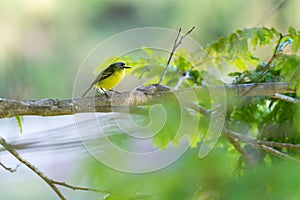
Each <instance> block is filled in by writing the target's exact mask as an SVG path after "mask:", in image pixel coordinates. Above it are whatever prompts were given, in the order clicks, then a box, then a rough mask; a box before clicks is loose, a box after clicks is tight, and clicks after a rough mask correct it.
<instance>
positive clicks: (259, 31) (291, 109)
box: [93, 27, 300, 199]
mask: <svg viewBox="0 0 300 200" xmlns="http://www.w3.org/2000/svg"><path fill="white" fill-rule="evenodd" d="M262 47H264V48H267V49H268V51H267V52H263V53H262V51H261V50H260V48H262ZM299 48H300V32H299V31H296V30H295V29H294V28H292V27H290V28H289V30H288V33H287V34H286V35H282V34H281V33H279V31H277V30H276V29H274V28H270V29H269V28H266V27H261V28H246V29H243V30H237V31H235V32H234V33H232V34H230V35H228V36H225V37H221V38H220V39H219V40H217V41H215V42H213V43H211V44H209V45H207V46H206V47H205V48H204V50H205V53H204V54H203V56H201V57H199V56H196V55H193V54H192V53H190V52H188V51H186V50H184V49H178V50H177V51H176V52H175V54H174V57H173V60H172V61H171V63H170V65H169V66H168V69H167V75H166V77H165V78H164V80H163V84H164V85H167V86H169V87H170V88H174V89H175V90H176V89H179V88H180V89H183V88H195V87H197V86H206V85H207V83H208V82H209V83H211V84H212V83H213V84H216V85H224V84H227V83H228V81H227V82H224V81H223V79H220V78H218V77H217V76H215V75H214V74H211V73H210V72H209V66H210V63H214V64H215V66H217V67H218V69H219V70H221V71H222V70H224V69H225V71H227V72H228V75H227V76H226V77H225V79H227V80H231V82H232V83H233V84H245V83H255V84H256V83H264V82H274V83H275V84H276V82H280V81H285V82H289V83H290V87H291V88H292V89H294V90H295V91H296V92H295V93H291V94H285V95H286V96H287V97H291V98H294V99H297V98H298V97H299V94H300V57H299V55H298V54H297V53H298V51H299ZM139 55H140V56H131V55H126V56H124V57H121V58H112V59H110V60H109V61H108V62H111V61H112V60H114V61H115V60H123V61H125V62H126V63H128V64H129V65H132V66H134V69H133V70H132V71H131V73H132V75H135V76H137V77H139V78H145V79H147V80H148V83H149V84H150V83H156V82H157V81H158V80H159V78H160V76H161V74H162V71H163V70H164V68H165V66H166V63H167V61H166V59H167V55H168V54H166V52H161V51H158V50H155V49H149V48H143V49H142V52H140V54H139ZM266 58H269V59H266ZM226 98H227V110H226V128H228V129H231V130H233V131H236V132H238V133H240V134H241V135H245V136H249V137H251V138H253V139H257V140H263V141H270V142H278V143H288V144H299V142H300V132H299V130H300V129H299V125H298V123H297V122H298V121H299V116H300V115H299V113H300V112H299V105H297V104H294V103H291V102H286V101H284V100H280V99H275V98H272V97H268V96H253V97H243V96H230V95H228V96H227V97H226ZM211 101H212V98H211V97H210V94H209V92H207V93H205V92H203V93H201V94H197V99H196V100H194V102H196V103H197V105H199V106H201V107H203V108H205V109H207V110H210V109H211V105H212V104H211ZM161 106H162V107H163V108H164V109H165V112H166V114H167V116H168V118H167V120H166V121H165V123H164V127H163V128H162V129H160V131H158V132H157V134H156V135H155V136H154V137H153V146H154V148H161V149H164V148H165V147H166V146H167V145H169V144H170V143H173V145H175V146H176V145H177V144H178V143H179V142H180V140H181V139H182V138H183V137H185V136H188V138H189V141H190V144H191V146H192V147H193V149H192V150H191V151H192V152H195V151H196V148H195V147H197V146H200V145H201V142H202V141H201V140H202V138H204V137H205V136H206V132H207V129H208V127H209V123H210V118H209V117H207V116H204V115H202V114H199V113H198V112H197V111H195V110H193V109H185V110H182V109H180V105H179V104H178V102H176V101H174V100H172V101H167V100H166V102H165V103H163V104H161ZM145 109H149V107H145ZM182 116H183V117H184V118H185V119H186V121H189V122H193V120H196V121H197V120H198V121H199V122H198V128H197V131H196V134H194V133H193V132H192V131H191V129H188V128H186V129H185V130H184V131H182V132H180V134H178V129H179V127H180V125H179V124H180V123H181V120H182V118H181V117H182ZM158 118H159V117H158ZM140 119H141V118H140ZM144 120H145V122H146V121H149V120H150V119H148V118H147V117H146V118H144ZM186 127H189V125H186ZM127 144H128V143H127ZM239 145H240V148H241V150H242V151H244V152H245V154H246V155H247V156H249V157H251V159H252V161H253V163H255V165H256V166H252V169H253V167H254V169H257V171H256V173H257V174H259V176H266V177H269V178H270V180H271V179H272V178H273V176H272V175H271V172H270V171H269V168H271V169H272V170H271V171H272V173H273V172H274V174H276V175H277V178H278V179H284V178H291V177H292V174H289V173H285V172H284V173H283V174H282V175H280V173H282V172H283V171H284V170H283V167H282V166H284V167H286V164H285V163H284V162H282V163H283V164H282V165H280V166H278V167H277V168H276V167H275V168H274V167H273V166H274V165H273V164H274V163H278V161H279V160H280V159H279V157H280V156H278V155H276V154H275V155H274V154H270V153H268V152H265V151H263V149H260V148H257V147H254V146H253V145H251V143H250V144H247V143H241V142H240V143H239ZM235 148H236V147H233V146H232V145H231V144H230V143H228V141H227V140H224V138H221V140H220V141H219V142H218V143H217V145H216V148H215V150H214V152H218V150H220V149H221V150H222V152H224V151H225V152H229V153H228V154H227V155H224V154H223V153H221V157H222V158H224V159H230V161H231V163H230V166H225V167H224V164H225V163H227V164H228V163H229V162H228V160H226V161H224V162H223V161H222V158H220V157H218V155H217V157H218V159H217V160H218V161H220V163H215V161H214V159H210V156H209V158H208V160H205V161H203V162H202V161H201V160H197V161H195V160H193V159H195V155H194V154H193V153H192V154H188V156H187V160H190V159H192V160H193V161H192V163H193V164H189V163H188V162H190V161H186V162H187V163H185V162H179V165H181V166H173V167H171V169H170V171H168V173H170V174H167V175H166V174H165V173H164V175H166V176H167V177H169V178H170V177H172V178H171V179H170V180H171V182H172V183H170V182H168V181H167V180H169V178H167V177H165V178H164V179H163V180H164V181H160V183H159V187H156V186H155V185H156V184H157V183H156V181H157V180H158V179H160V180H161V178H157V177H156V178H155V176H151V178H149V177H148V176H147V175H145V176H142V177H132V176H131V175H124V174H123V175H122V176H126V177H123V178H121V180H124V181H125V182H124V183H119V182H118V183H117V182H113V183H112V185H113V186H112V188H114V189H115V190H118V188H120V187H125V188H129V190H127V189H126V190H122V191H123V192H124V191H126V192H125V193H126V195H128V194H129V196H130V197H128V198H144V199H147V198H148V199H174V198H177V199H178V198H179V199H193V198H194V199H199V198H204V199H205V198H206V196H209V197H208V198H207V199H256V198H258V199H261V198H265V199H270V198H271V197H272V195H273V194H272V193H274V194H276V195H277V196H278V197H283V196H284V195H283V194H285V195H290V197H291V198H293V197H295V195H296V194H291V193H290V192H289V188H288V187H286V186H284V185H282V184H284V182H282V183H281V182H276V180H275V178H274V180H275V183H274V185H273V186H268V183H264V184H260V183H258V182H257V176H255V177H256V179H254V178H253V179H252V177H253V171H252V170H251V169H250V170H249V168H248V167H249V166H248V163H247V162H246V161H245V159H244V155H241V154H240V152H238V151H236V149H235ZM274 151H277V152H281V153H283V154H286V155H287V156H289V157H291V158H292V159H298V157H299V153H300V151H299V150H298V149H289V148H285V147H282V148H279V147H276V148H274ZM217 154H218V153H217ZM214 156H216V154H215V153H213V155H212V157H214ZM198 161H199V162H200V163H201V164H200V165H202V164H203V165H205V164H204V163H206V164H207V165H209V166H204V167H203V168H201V166H198V164H199V163H198ZM182 163H184V164H182ZM208 163H209V164H208ZM195 165H197V166H198V167H196V168H193V167H195ZM293 165H295V164H294V163H293ZM218 166H222V167H220V168H218ZM223 167H224V168H223ZM204 168H205V170H206V173H208V174H210V175H209V176H208V175H205V174H202V173H201V170H198V169H204ZM208 169H210V170H211V173H210V172H207V170H208ZM225 169H226V170H225ZM177 170H178V172H180V173H187V171H188V173H187V174H193V176H192V177H190V176H188V177H186V178H187V179H186V180H185V181H187V182H189V183H192V185H193V186H191V187H190V188H185V189H184V191H182V192H180V191H181V183H180V182H181V181H179V182H178V179H179V177H182V174H181V175H178V174H176V172H177ZM235 170H236V172H238V174H239V175H241V177H238V176H233V175H232V174H234V173H233V172H234V171H235ZM293 170H295V171H294V172H295V173H296V172H297V170H296V168H293ZM93 171H97V174H98V175H99V176H100V177H101V178H98V180H101V181H103V180H102V177H103V176H105V174H107V173H108V172H107V171H106V170H105V169H103V168H102V169H93ZM109 173H113V174H114V173H116V172H109ZM93 174H95V173H93ZM212 174H214V175H212ZM177 175H178V176H177ZM110 176H114V175H108V177H110ZM127 176H128V177H127ZM233 177H234V178H233ZM132 178H133V179H135V180H137V184H133V185H131V186H130V187H126V186H124V185H125V184H126V182H127V181H128V180H132ZM95 179H97V178H95ZM201 180H204V182H202V181H201ZM259 180H260V179H259ZM140 181H141V182H143V183H145V182H147V183H149V185H148V187H147V188H146V190H143V191H142V192H141V194H142V195H146V196H143V197H138V196H136V194H135V193H134V191H141V190H140V189H139V185H140V184H139V182H140ZM152 181H154V182H155V184H154V183H152ZM249 183H250V184H251V187H252V188H254V190H255V188H256V191H258V192H253V189H252V190H251V189H248V184H249ZM100 185H101V183H100ZM194 186H195V187H194ZM235 188H236V190H237V191H239V190H240V191H242V192H243V194H241V193H238V192H236V191H235ZM257 188H258V189H257ZM276 188H281V190H280V191H281V192H282V193H280V194H279V192H278V191H277V189H276ZM233 190H234V191H233ZM230 191H231V192H230ZM119 192H120V191H119ZM117 193H118V192H117ZM120 193H122V192H120ZM120 193H118V194H120ZM156 193H158V194H159V197H157V196H155V195H154V196H151V195H150V196H147V195H148V194H156ZM122 195H125V194H122ZM297 195H298V194H297ZM118 198H119V197H117V196H115V197H114V198H113V197H112V199H118ZM120 198H121V197H120Z"/></svg>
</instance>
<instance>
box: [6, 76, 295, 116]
mask: <svg viewBox="0 0 300 200" xmlns="http://www.w3.org/2000/svg"><path fill="white" fill-rule="evenodd" d="M253 85H254V84H253V83H252V84H230V85H225V86H214V87H210V88H207V87H206V86H198V87H195V88H192V89H191V88H185V89H181V90H176V91H171V90H170V89H168V88H167V87H162V86H161V85H157V84H155V85H151V86H147V87H144V88H138V89H136V90H134V91H129V92H123V93H113V92H109V91H108V92H107V93H108V96H109V97H107V96H106V95H99V96H96V97H85V98H78V99H67V100H59V99H55V100H54V99H41V100H10V99H0V118H5V117H14V116H18V115H38V116H58V115H73V114H75V113H83V112H127V111H128V107H130V113H137V114H143V113H145V110H144V109H142V108H141V107H140V106H146V105H151V104H153V103H162V102H165V101H166V99H170V98H174V97H173V95H171V94H174V93H177V94H185V93H188V92H195V93H198V94H205V93H209V89H215V90H218V89H220V90H222V89H223V88H224V87H225V89H226V92H227V94H229V95H238V94H241V93H243V92H245V91H248V90H249V89H250V88H252V87H253ZM275 93H295V91H294V90H292V89H290V87H289V83H286V82H278V83H259V84H257V86H256V87H255V88H253V89H252V91H251V92H249V93H247V95H248V96H257V95H263V96H270V97H271V96H273V95H274V94H275Z"/></svg>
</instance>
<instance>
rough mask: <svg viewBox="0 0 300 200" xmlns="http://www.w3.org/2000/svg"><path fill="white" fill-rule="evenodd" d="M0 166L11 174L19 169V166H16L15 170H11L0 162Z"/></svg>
mask: <svg viewBox="0 0 300 200" xmlns="http://www.w3.org/2000/svg"><path fill="white" fill-rule="evenodd" d="M0 166H1V167H3V168H4V169H5V170H7V171H9V172H12V173H13V172H15V171H17V169H18V168H19V166H20V164H18V165H17V166H16V167H15V168H11V167H7V166H5V165H4V164H3V163H2V162H0Z"/></svg>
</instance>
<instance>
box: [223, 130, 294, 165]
mask: <svg viewBox="0 0 300 200" xmlns="http://www.w3.org/2000/svg"><path fill="white" fill-rule="evenodd" d="M223 134H224V135H225V136H226V137H231V138H235V139H236V140H238V141H241V142H243V143H248V144H251V145H253V146H255V147H257V148H260V149H262V150H264V151H266V152H268V153H271V154H273V155H275V156H278V157H280V158H284V159H288V160H293V161H297V162H300V160H298V159H295V158H293V157H290V156H289V155H287V154H285V153H283V152H281V151H278V150H276V149H274V148H272V147H277V148H289V149H300V144H290V143H280V142H272V141H264V140H256V139H253V138H251V137H249V136H247V135H243V134H240V133H237V132H235V131H232V130H229V129H227V128H224V129H223Z"/></svg>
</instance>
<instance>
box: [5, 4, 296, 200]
mask: <svg viewBox="0 0 300 200" xmlns="http://www.w3.org/2000/svg"><path fill="white" fill-rule="evenodd" d="M299 8H300V1H299V0H264V1H260V0H227V1H222V0H185V1H181V0H164V1H161V0H152V1H145V0H101V1H97V0H88V1H79V0H74V1H70V0H40V1H35V0H1V1H0V97H1V98H12V99H28V98H30V99H40V98H59V99H64V98H71V97H72V89H73V83H74V79H75V76H76V73H77V70H78V68H79V67H80V65H81V63H82V62H83V60H84V59H85V57H86V56H87V55H88V54H89V52H90V51H91V50H92V49H93V48H94V47H95V46H96V45H97V44H99V43H100V42H102V41H104V40H105V39H107V38H109V37H110V36H112V35H113V34H117V33H119V32H122V31H126V30H128V29H132V28H138V27H148V26H151V27H163V28H170V29H174V30H178V29H179V28H180V27H182V28H183V30H188V29H190V28H191V27H192V26H196V29H195V30H194V31H193V32H192V34H191V37H192V38H194V39H195V40H196V41H198V42H199V43H200V44H202V45H203V46H205V45H206V44H209V43H211V42H213V41H214V40H216V39H217V38H218V37H220V36H222V35H227V34H229V33H231V32H233V31H235V30H237V29H242V28H245V27H253V26H266V27H275V28H276V29H278V30H280V31H282V32H283V33H285V32H286V31H287V29H288V27H289V26H293V27H295V28H297V29H298V30H299V28H300V23H299V18H300V12H299ZM267 53H268V52H267ZM95 67H96V66H95ZM67 123H69V124H70V123H72V120H70V119H69V118H66V117H57V118H40V117H28V118H25V121H24V133H23V134H25V135H26V134H27V133H31V132H36V131H41V130H47V129H53V128H55V127H59V126H63V125H64V124H67ZM0 127H1V130H0V131H1V133H0V134H1V135H2V134H3V135H4V136H7V137H9V136H10V134H14V135H17V134H19V133H18V127H17V125H16V122H15V120H14V119H1V120H0ZM68 131H69V133H74V132H75V130H68ZM193 151H194V152H193ZM191 154H192V155H193V156H191V157H186V158H183V159H184V163H186V164H187V163H193V164H191V166H192V167H193V169H190V170H194V171H197V170H198V169H199V168H197V167H198V166H202V169H209V170H208V171H207V173H215V171H222V170H232V169H231V168H230V166H227V165H225V166H222V165H223V164H224V163H226V161H224V160H223V159H224V158H223V157H222V156H220V155H219V154H217V153H216V154H217V158H218V159H217V160H214V159H212V158H207V159H206V160H202V161H198V158H197V152H196V150H192V152H191ZM26 155H27V158H29V159H30V160H33V162H34V163H35V164H37V165H38V166H39V167H40V168H41V169H42V170H43V171H45V172H47V173H48V175H50V176H52V177H54V178H58V179H62V180H69V181H74V180H77V181H74V182H75V183H78V184H83V185H84V184H86V183H89V179H88V178H84V176H81V175H83V174H84V172H83V171H80V175H78V177H74V174H75V173H77V170H78V169H80V166H82V165H81V164H79V163H77V164H78V166H76V167H66V165H67V164H66V162H65V161H66V160H67V161H68V163H73V164H72V166H74V163H76V162H77V158H76V156H74V155H72V154H68V157H67V158H66V157H64V156H62V155H61V154H59V153H57V152H55V153H54V154H39V152H31V154H26ZM58 155H59V156H58ZM73 156H74V157H73ZM45 157H47V159H45ZM58 157H59V159H58ZM2 158H3V157H0V160H1V159H2ZM213 158H214V157H213ZM195 163H197V164H195ZM207 163H210V164H207ZM7 164H12V165H14V164H15V163H14V162H11V161H10V160H8V161H7ZM57 166H59V167H57ZM62 166H63V167H62ZM211 166H214V167H216V169H214V168H213V169H212V168H211ZM221 166H222V167H221ZM181 167H184V164H183V163H179V164H177V165H175V166H174V169H173V170H176V168H181ZM102 168H104V167H103V166H102ZM102 168H101V169H98V170H100V171H101V170H102V171H105V170H104V169H102ZM58 169H59V170H58ZM282 169H283V167H282V168H281V166H279V167H277V168H276V169H274V171H273V172H272V173H275V174H276V173H279V172H280V171H281V170H282ZM293 169H294V168H293ZM294 171H295V172H296V168H295V169H294ZM105 173H107V174H108V176H109V177H111V178H109V179H107V181H106V182H104V183H102V184H103V187H104V188H105V187H109V185H110V184H111V182H109V181H112V180H113V179H114V178H113V177H115V174H114V172H111V171H110V172H105ZM161 173H163V172H161ZM167 173H172V172H167ZM182 173H183V174H181V176H182V177H186V179H183V180H184V181H186V182H188V181H191V179H193V174H185V172H182ZM220 173H221V172H220ZM261 173H262V174H264V173H265V171H264V169H263V170H262V172H261ZM199 174H200V175H201V174H202V175H201V176H203V177H204V179H205V176H207V175H206V174H205V173H204V172H203V171H202V172H199ZM223 175H224V176H226V174H222V175H220V176H223ZM0 176H1V181H0V193H1V199H2V198H3V199H11V200H14V199H41V198H43V199H54V198H55V196H54V195H53V193H52V191H51V190H50V189H49V188H48V187H47V186H46V185H45V184H44V183H42V182H41V181H40V180H39V178H37V177H35V176H34V175H32V173H31V172H28V170H26V168H25V167H21V169H19V170H18V171H17V173H14V174H9V173H8V172H7V171H4V170H2V169H1V168H0ZM121 176H122V177H123V176H127V175H118V177H119V178H120V177H121ZM146 176H147V177H146V178H145V179H143V180H140V181H141V182H143V181H145V180H147V181H148V183H153V184H155V181H157V180H159V179H160V176H161V174H156V175H154V176H152V175H151V174H150V175H146ZM189 176H191V177H190V178H191V179H189ZM216 176H217V175H216ZM70 177H71V178H70ZM127 178H128V179H132V177H125V178H124V179H122V180H124V181H123V182H122V181H120V184H126V181H125V180H128V179H127ZM135 178H136V179H134V180H135V181H137V182H138V180H139V179H142V178H141V177H137V176H136V177H135ZM246 178H248V179H249V181H250V182H251V183H253V184H259V181H258V180H256V179H252V177H251V176H249V177H246ZM267 178H269V179H270V178H272V176H267ZM286 178H290V176H287V177H286ZM78 179H80V180H81V182H80V181H78ZM174 180H175V179H174ZM174 180H172V179H171V180H170V182H167V181H166V180H164V181H165V182H166V183H165V185H168V184H169V185H170V183H171V182H172V181H173V183H174V185H175V183H177V182H178V181H179V182H180V180H179V179H176V181H177V182H174ZM28 183H30V185H28ZM105 184H106V185H105ZM212 184H214V183H212ZM231 184H232V186H233V187H240V190H241V191H242V190H245V193H244V194H245V195H246V194H247V191H248V190H247V189H246V186H245V188H243V186H244V185H239V184H238V183H235V182H232V183H231ZM235 184H236V185H235ZM100 185H101V184H100ZM165 185H163V183H162V185H161V187H164V186H165ZM165 187H166V186H165ZM228 187H229V186H228ZM33 188H35V189H33ZM162 189H163V188H162ZM168 189H169V188H166V189H165V192H166V193H167V190H168ZM153 190H155V189H153ZM175 190H176V189H175ZM177 190H178V191H179V190H180V188H177ZM195 190H196V189H195V188H193V187H191V192H194V191H195ZM16 191H18V192H16ZM64 192H65V193H67V194H68V195H69V197H70V199H84V198H87V196H88V198H90V199H97V198H98V195H97V194H88V195H87V194H86V193H82V192H79V193H77V192H73V191H70V190H67V189H66V190H64ZM80 195H82V196H80ZM86 195H87V196H86ZM249 195H250V194H249ZM170 198H171V197H170Z"/></svg>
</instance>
